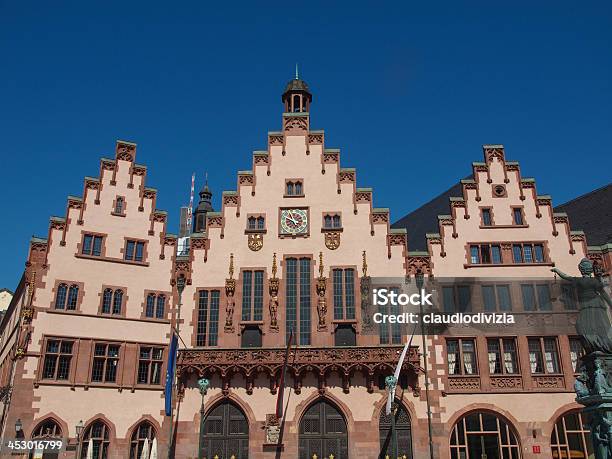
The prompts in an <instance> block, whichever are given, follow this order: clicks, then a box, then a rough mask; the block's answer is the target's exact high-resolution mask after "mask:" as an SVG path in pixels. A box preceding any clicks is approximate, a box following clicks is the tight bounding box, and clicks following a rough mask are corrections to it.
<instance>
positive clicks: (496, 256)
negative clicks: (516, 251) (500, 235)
mask: <svg viewBox="0 0 612 459" xmlns="http://www.w3.org/2000/svg"><path fill="white" fill-rule="evenodd" d="M470 262H471V263H472V264H473V265H477V264H486V265H488V264H491V263H495V264H499V263H501V262H502V255H501V248H500V246H499V245H497V244H477V245H471V246H470Z"/></svg>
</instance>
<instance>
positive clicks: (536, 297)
mask: <svg viewBox="0 0 612 459" xmlns="http://www.w3.org/2000/svg"><path fill="white" fill-rule="evenodd" d="M521 293H522V296H523V309H524V310H525V311H552V300H551V297H550V285H549V284H535V285H533V284H521Z"/></svg>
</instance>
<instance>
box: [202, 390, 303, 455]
mask: <svg viewBox="0 0 612 459" xmlns="http://www.w3.org/2000/svg"><path fill="white" fill-rule="evenodd" d="M248 455H249V421H248V420H247V418H246V416H245V415H244V412H243V411H242V410H241V409H240V408H239V407H238V406H237V405H235V404H234V403H232V402H230V401H223V402H221V403H220V404H219V405H217V406H216V407H214V408H213V409H212V410H211V411H210V413H208V415H207V416H206V419H205V420H204V457H210V458H214V457H216V456H217V457H220V458H226V457H228V458H229V457H232V456H233V457H235V458H236V459H245V458H246V457H248ZM309 459H311V458H309Z"/></svg>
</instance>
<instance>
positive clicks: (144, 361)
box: [138, 346, 164, 385]
mask: <svg viewBox="0 0 612 459" xmlns="http://www.w3.org/2000/svg"><path fill="white" fill-rule="evenodd" d="M163 355H164V350H163V349H162V348H161V347H149V346H146V347H145V346H141V347H140V354H139V358H138V384H151V385H157V384H159V383H160V381H161V371H162V365H163V362H164V361H163Z"/></svg>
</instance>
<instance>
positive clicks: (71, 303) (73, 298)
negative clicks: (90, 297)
mask: <svg viewBox="0 0 612 459" xmlns="http://www.w3.org/2000/svg"><path fill="white" fill-rule="evenodd" d="M78 299H79V286H78V285H76V284H72V285H71V286H70V289H69V290H68V304H67V305H66V309H68V310H71V311H74V310H75V309H76V306H77V301H78Z"/></svg>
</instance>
